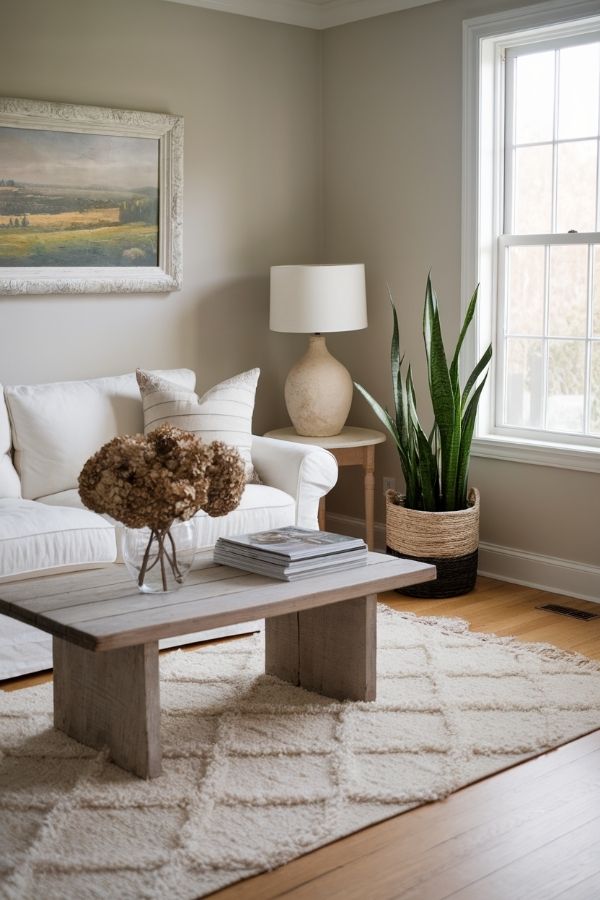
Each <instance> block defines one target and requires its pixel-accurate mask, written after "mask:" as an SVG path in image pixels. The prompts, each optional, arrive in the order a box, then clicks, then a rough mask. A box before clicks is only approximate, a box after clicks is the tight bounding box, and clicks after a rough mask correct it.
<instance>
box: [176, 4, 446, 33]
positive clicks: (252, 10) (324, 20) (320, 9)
mask: <svg viewBox="0 0 600 900" xmlns="http://www.w3.org/2000/svg"><path fill="white" fill-rule="evenodd" d="M166 2H168V3H186V4H188V5H189V6H203V7H204V8H205V9H216V10H219V11H220V12H228V13H235V14H236V15H239V16H251V17H252V18H255V19H269V20H270V21H271V22H285V23H286V24H287V25H302V26H303V27H305V28H319V29H320V28H331V27H332V26H334V25H344V24H345V23H346V22H357V21H358V20H359V19H370V18H372V17H373V16H381V15H384V14H385V13H390V12H398V10H401V9H409V8H410V7H411V6H425V4H427V3H436V2H437V0H166Z"/></svg>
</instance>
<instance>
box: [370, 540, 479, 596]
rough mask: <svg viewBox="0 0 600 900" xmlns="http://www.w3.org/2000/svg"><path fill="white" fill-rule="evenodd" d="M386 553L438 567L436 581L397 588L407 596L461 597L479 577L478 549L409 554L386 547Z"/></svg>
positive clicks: (399, 592)
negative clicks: (459, 552)
mask: <svg viewBox="0 0 600 900" xmlns="http://www.w3.org/2000/svg"><path fill="white" fill-rule="evenodd" d="M385 549H386V553H389V554H390V556H397V557H398V558H399V559H412V560H414V561H415V562H422V563H430V564H431V565H433V566H435V567H436V569H437V578H436V579H435V580H434V581H424V582H422V583H421V584H415V585H412V586H411V587H406V588H397V589H396V593H397V594H404V595H405V596H406V597H420V598H421V599H423V600H442V599H444V598H447V597H460V595H461V594H468V593H470V591H472V590H473V588H474V587H475V581H476V579H477V557H478V553H479V551H478V550H475V552H474V553H467V555H466V556H454V557H441V556H407V555H406V554H405V553H398V551H397V550H394V548H393V547H386V548H385Z"/></svg>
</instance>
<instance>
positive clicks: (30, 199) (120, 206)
mask: <svg viewBox="0 0 600 900" xmlns="http://www.w3.org/2000/svg"><path fill="white" fill-rule="evenodd" d="M158 152H159V147H158V140H157V139H153V138H137V137H135V138H133V137H116V136H113V135H104V134H83V133H78V132H60V131H49V130H43V129H34V128H31V129H28V128H11V127H0V266H4V267H17V266H19V267H20V266H45V267H48V266H50V267H52V266H54V267H69V266H75V267H83V266H157V265H158V177H159V172H158Z"/></svg>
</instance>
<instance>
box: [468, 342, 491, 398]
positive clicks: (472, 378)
mask: <svg viewBox="0 0 600 900" xmlns="http://www.w3.org/2000/svg"><path fill="white" fill-rule="evenodd" d="M491 358H492V345H491V344H490V345H489V347H488V348H487V350H486V351H485V353H484V354H483V356H482V357H481V359H480V360H479V362H478V363H477V365H476V366H475V368H474V369H473V371H472V372H471V374H470V375H469V378H468V379H467V383H466V385H465V389H464V391H463V395H462V400H461V407H462V409H463V410H464V408H465V406H466V404H467V401H468V399H469V394H470V393H471V391H472V389H473V386H474V384H475V382H476V381H477V379H478V378H479V376H480V375H481V373H482V372H483V370H484V369H485V367H486V366H487V364H488V363H489V361H490V360H491Z"/></svg>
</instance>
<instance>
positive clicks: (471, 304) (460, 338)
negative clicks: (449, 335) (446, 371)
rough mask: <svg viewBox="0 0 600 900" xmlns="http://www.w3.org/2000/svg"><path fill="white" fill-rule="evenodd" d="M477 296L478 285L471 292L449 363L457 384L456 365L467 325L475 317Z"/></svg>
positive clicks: (467, 328)
mask: <svg viewBox="0 0 600 900" xmlns="http://www.w3.org/2000/svg"><path fill="white" fill-rule="evenodd" d="M478 295H479V285H477V287H476V288H475V290H474V291H473V295H472V297H471V299H470V300H469V305H468V307H467V311H466V313H465V318H464V321H463V325H462V328H461V330H460V334H459V336H458V341H457V342H456V347H455V349H454V355H453V357H452V362H451V363H450V372H451V377H452V375H453V376H454V378H456V381H457V382H458V363H459V359H460V351H461V350H462V345H463V343H464V340H465V337H466V334H467V331H468V330H469V325H470V324H471V322H472V321H473V316H474V315H475V307H476V306H477V297H478Z"/></svg>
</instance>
